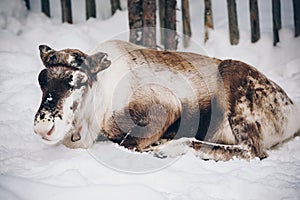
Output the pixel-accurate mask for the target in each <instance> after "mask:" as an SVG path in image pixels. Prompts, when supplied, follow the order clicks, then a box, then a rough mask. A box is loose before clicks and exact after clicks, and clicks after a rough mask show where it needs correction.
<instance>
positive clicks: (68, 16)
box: [60, 0, 73, 24]
mask: <svg viewBox="0 0 300 200" xmlns="http://www.w3.org/2000/svg"><path fill="white" fill-rule="evenodd" d="M60 2H61V16H62V21H63V22H68V23H70V24H72V23H73V20H72V6H71V0H61V1H60Z"/></svg>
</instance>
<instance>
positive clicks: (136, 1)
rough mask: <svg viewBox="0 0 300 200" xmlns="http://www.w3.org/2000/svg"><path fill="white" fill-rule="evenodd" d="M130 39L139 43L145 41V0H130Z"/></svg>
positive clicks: (128, 2)
mask: <svg viewBox="0 0 300 200" xmlns="http://www.w3.org/2000/svg"><path fill="white" fill-rule="evenodd" d="M127 4H128V5H127V7H128V21H129V41H130V42H132V43H135V44H138V45H142V43H143V30H142V28H143V20H142V14H143V10H142V9H143V7H142V6H143V1H142V0H128V1H127Z"/></svg>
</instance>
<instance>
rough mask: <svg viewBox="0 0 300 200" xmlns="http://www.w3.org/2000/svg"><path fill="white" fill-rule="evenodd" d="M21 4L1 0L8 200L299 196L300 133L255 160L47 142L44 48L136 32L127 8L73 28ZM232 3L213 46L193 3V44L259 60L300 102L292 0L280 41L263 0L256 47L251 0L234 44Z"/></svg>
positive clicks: (3, 189) (2, 157)
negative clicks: (39, 131)
mask: <svg viewBox="0 0 300 200" xmlns="http://www.w3.org/2000/svg"><path fill="white" fill-rule="evenodd" d="M75 2H78V1H75ZM22 3H23V1H22V0H13V1H10V0H5V1H1V2H0V70H1V73H0V138H1V140H0V199H1V200H2V199H28V200H33V199H52V200H53V199H70V198H72V199H171V200H198V199H207V200H210V199H300V137H296V138H294V139H292V140H291V141H289V142H287V143H284V144H283V145H281V146H279V147H278V148H276V149H274V150H271V151H269V152H268V153H269V157H268V158H267V159H265V160H262V161H260V160H257V159H255V160H252V161H250V162H248V161H240V160H233V161H229V162H214V161H202V160H199V159H197V158H196V157H195V156H194V155H193V154H192V153H191V152H187V154H186V155H184V156H181V157H179V158H177V159H173V160H172V159H171V160H162V159H157V158H153V157H151V156H149V155H147V154H136V153H131V152H128V151H125V150H124V149H122V148H120V147H118V146H116V145H114V144H111V143H104V142H101V143H98V144H97V145H95V146H94V147H93V148H92V149H90V150H83V149H68V148H66V147H64V146H62V145H59V146H47V145H45V144H43V143H42V142H41V141H40V140H39V138H38V137H37V136H35V134H34V133H33V130H32V126H33V116H34V114H35V112H36V110H37V108H38V106H39V103H40V96H41V92H40V89H39V86H38V83H37V75H38V73H39V71H40V70H41V69H42V68H43V66H42V65H41V61H40V59H39V55H38V48H37V47H38V45H39V44H48V45H50V46H52V47H54V48H56V49H61V48H78V49H81V50H82V51H86V52H88V51H90V50H92V49H94V48H95V47H96V46H97V45H98V44H100V43H101V42H103V41H105V40H107V39H111V38H123V39H127V38H126V36H127V29H128V27H127V12H126V11H123V12H117V13H116V15H115V16H113V17H112V18H110V19H108V20H104V21H102V20H99V19H90V20H89V21H87V22H83V21H82V22H81V21H80V18H78V23H77V24H76V25H69V24H61V23H60V19H59V18H58V17H54V18H53V19H48V18H47V17H45V16H44V15H43V14H41V13H38V12H36V11H35V12H28V13H27V12H26V10H25V8H24V6H23V5H22ZM225 3H226V1H225V0H224V1H220V0H215V1H213V7H214V10H213V12H214V19H215V30H214V31H211V32H210V40H209V41H208V42H207V44H205V45H204V44H203V35H204V34H203V30H202V27H203V17H202V16H203V1H198V0H192V1H191V12H192V13H191V15H192V28H193V38H192V39H193V45H192V46H191V47H190V48H189V49H188V50H190V51H196V52H203V51H204V52H206V53H207V54H208V55H210V56H215V57H219V58H234V59H240V60H243V61H245V62H247V63H249V64H251V65H254V66H256V67H257V68H258V69H259V70H261V71H262V72H264V73H265V74H266V75H267V76H268V77H270V78H271V79H272V80H274V81H275V82H277V83H278V84H279V85H281V86H282V87H283V88H284V89H285V90H286V91H287V93H288V94H289V95H290V96H291V97H292V99H293V100H296V101H300V87H299V85H300V84H299V83H300V37H298V38H294V36H293V35H294V33H293V21H292V13H293V12H292V6H291V5H292V1H291V0H289V1H284V3H282V15H283V29H282V30H281V31H280V39H281V42H280V43H279V44H278V46H277V47H273V45H272V32H271V27H272V21H271V12H270V10H271V1H259V4H260V9H261V10H260V17H261V30H262V37H261V40H259V42H257V43H255V44H251V42H250V33H249V29H250V28H249V16H248V1H238V10H239V24H240V35H241V39H240V43H239V45H237V46H230V44H229V39H228V30H227V17H226V16H227V13H226V4H225ZM54 12H55V13H58V11H57V10H54ZM178 17H180V14H179V16H178ZM178 19H180V18H178ZM179 21H180V20H179ZM178 25H179V29H178V30H181V29H180V27H181V26H180V24H178ZM299 122H300V120H299Z"/></svg>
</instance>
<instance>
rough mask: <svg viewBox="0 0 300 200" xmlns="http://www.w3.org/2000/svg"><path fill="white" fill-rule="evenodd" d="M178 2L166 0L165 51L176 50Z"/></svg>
mask: <svg viewBox="0 0 300 200" xmlns="http://www.w3.org/2000/svg"><path fill="white" fill-rule="evenodd" d="M176 3H177V2H176V0H165V49H169V50H176V49H177V39H176V36H177V34H176Z"/></svg>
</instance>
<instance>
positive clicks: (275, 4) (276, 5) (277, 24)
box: [272, 0, 281, 46]
mask: <svg viewBox="0 0 300 200" xmlns="http://www.w3.org/2000/svg"><path fill="white" fill-rule="evenodd" d="M272 16H273V45H274V46H276V44H277V43H278V42H279V41H280V40H279V33H278V31H279V30H280V29H281V12H280V0H272Z"/></svg>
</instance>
